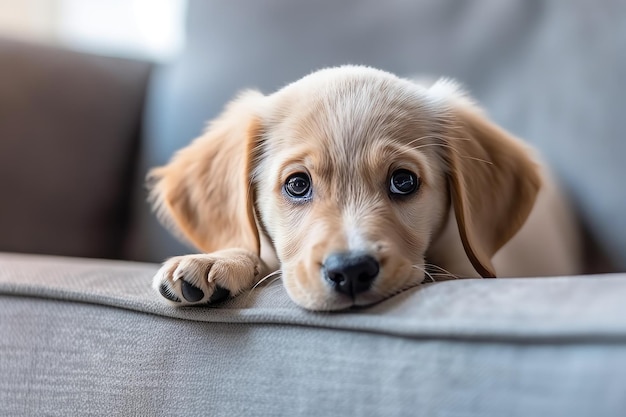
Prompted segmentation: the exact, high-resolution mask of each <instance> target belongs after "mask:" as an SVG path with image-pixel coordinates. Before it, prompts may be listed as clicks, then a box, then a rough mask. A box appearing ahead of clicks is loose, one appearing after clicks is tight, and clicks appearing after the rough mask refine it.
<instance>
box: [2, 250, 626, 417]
mask: <svg viewBox="0 0 626 417" xmlns="http://www.w3.org/2000/svg"><path fill="white" fill-rule="evenodd" d="M157 268H158V266H157V265H154V264H139V263H123V262H115V261H96V260H78V259H69V258H55V257H38V256H27V255H11V254H0V414H1V415H12V416H20V415H24V416H30V415H59V416H66V415H86V414H89V415H107V416H110V415H151V416H158V415H224V416H233V415H249V416H253V415H259V416H265V415H285V416H297V415H302V416H311V415H320V416H335V415H336V416H345V415H362V416H368V415H381V416H405V415H428V416H461V415H462V416H503V415H518V416H538V415H550V416H572V417H575V416H589V415H593V416H622V415H623V414H624V411H625V410H626V395H625V394H626V393H625V391H624V390H625V388H624V387H626V373H625V372H623V370H624V369H626V303H624V302H623V294H624V293H626V275H623V274H622V275H619V274H614V275H603V276H586V277H569V278H550V279H501V280H461V281H448V282H441V283H433V284H427V285H424V286H422V287H419V288H415V289H413V290H410V291H407V292H405V293H402V294H400V295H398V296H396V297H394V298H391V299H389V300H387V301H385V302H383V303H380V304H378V305H376V306H374V307H371V308H367V309H361V310H358V311H349V312H345V313H333V314H325V313H310V312H306V311H303V310H300V309H299V308H297V307H296V306H295V305H293V304H292V303H291V302H290V301H289V300H288V299H287V296H286V294H285V293H284V291H283V290H282V287H280V285H279V283H276V284H273V285H270V286H267V287H264V288H260V289H257V290H255V291H254V292H253V293H252V294H249V295H246V294H244V295H242V296H240V297H238V298H235V299H232V300H229V301H227V302H225V303H223V304H221V305H218V306H214V307H202V308H183V309H175V308H171V307H169V306H166V305H164V304H161V303H160V302H158V301H157V298H156V297H154V295H153V294H152V290H151V289H150V281H151V277H152V275H153V274H154V272H155V271H156V270H157Z"/></svg>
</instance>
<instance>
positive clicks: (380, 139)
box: [152, 66, 540, 310]
mask: <svg viewBox="0 0 626 417" xmlns="http://www.w3.org/2000/svg"><path fill="white" fill-rule="evenodd" d="M152 176H153V178H154V179H155V181H156V183H155V184H154V186H153V197H154V198H155V201H156V206H157V208H158V209H159V211H160V212H161V213H162V214H163V215H164V217H166V219H167V220H168V222H169V223H171V224H173V225H174V229H176V230H178V231H179V232H181V233H182V234H183V235H184V237H186V238H187V239H188V240H189V241H191V242H192V243H194V244H195V245H196V246H197V247H198V248H200V249H202V250H203V251H205V252H212V251H216V250H219V249H226V248H231V247H236V248H241V249H247V250H249V251H252V252H256V253H260V251H261V247H260V245H261V244H260V241H261V240H260V239H259V235H260V234H261V235H263V234H264V235H266V236H267V237H268V238H269V239H268V240H269V241H270V242H271V245H272V246H273V250H274V251H275V253H276V255H277V257H278V260H279V261H280V268H281V272H282V280H283V283H284V285H285V288H286V289H287V292H288V293H289V296H290V297H291V298H292V300H293V301H294V302H296V303H297V304H299V305H300V306H302V307H305V308H307V309H313V310H336V309H343V308H346V307H350V306H353V305H357V306H358V305H367V304H371V303H374V302H377V301H379V300H382V299H384V298H386V297H388V296H390V295H392V294H394V293H397V292H399V291H401V290H403V289H406V288H408V287H411V286H414V285H416V284H419V283H420V282H421V281H422V280H423V279H424V269H425V266H426V259H427V258H428V257H429V256H430V255H432V254H430V253H429V249H430V247H431V243H432V242H433V241H434V240H435V239H437V236H438V234H439V233H440V232H441V230H442V229H443V227H444V225H445V222H446V221H447V220H448V218H449V214H450V212H451V211H453V213H454V218H455V219H456V223H457V224H458V230H459V236H460V240H461V241H462V244H463V248H464V249H465V253H466V256H467V259H468V260H469V261H470V262H471V264H472V265H473V266H474V268H475V269H476V271H477V272H478V273H479V274H480V275H482V276H484V277H493V276H495V271H494V269H493V266H492V264H491V257H492V256H493V255H494V254H495V252H496V251H498V249H500V247H502V246H503V245H504V244H505V243H506V242H507V241H508V240H509V239H510V238H511V237H512V236H513V235H514V234H515V233H516V232H517V230H518V229H519V228H520V227H521V225H522V224H523V223H524V221H525V219H526V217H527V216H528V214H529V212H530V210H531V208H532V206H533V204H534V200H535V197H536V194H537V191H538V189H539V185H540V181H539V174H538V170H537V167H536V165H535V163H534V162H533V161H532V159H531V157H530V152H529V150H528V149H527V148H526V146H525V145H523V144H522V143H521V142H520V141H518V140H516V139H515V138H513V137H511V136H510V135H509V134H508V133H506V132H505V131H503V130H502V129H500V128H498V127H497V126H496V125H494V124H493V123H491V122H489V121H488V120H487V119H486V118H485V117H484V116H483V115H482V114H481V113H480V111H479V110H477V109H476V107H475V106H474V105H473V104H472V103H471V102H470V101H469V100H468V99H467V98H465V97H464V96H463V95H462V94H461V93H459V92H458V91H457V89H456V87H455V86H454V85H453V84H452V83H449V82H446V81H443V82H438V83H436V84H434V85H433V86H432V87H430V88H424V87H421V86H418V85H416V84H414V83H412V82H410V81H408V80H403V79H400V78H397V77H395V76H393V75H391V74H389V73H386V72H383V71H379V70H375V69H372V68H366V67H352V66H348V67H339V68H331V69H326V70H322V71H318V72H315V73H313V74H311V75H309V76H307V77H305V78H303V79H301V80H299V81H297V82H295V83H293V84H290V85H288V86H286V87H285V88H283V89H281V90H279V91H278V92H276V93H274V94H272V95H269V96H263V95H261V94H259V93H255V92H248V93H246V94H244V95H242V96H240V97H239V98H238V99H236V100H235V101H234V102H233V103H231V105H230V106H229V107H228V108H227V109H226V111H225V112H224V114H223V115H222V116H221V117H220V118H218V119H217V120H216V121H214V122H213V123H212V125H211V126H210V127H209V129H208V130H207V132H206V133H205V134H204V135H203V136H202V137H200V138H198V139H197V140H196V141H194V142H193V143H192V144H191V145H189V146H188V147H187V148H185V149H183V150H181V151H180V152H179V153H178V154H177V155H176V156H175V157H174V158H173V160H172V161H171V162H170V163H169V164H168V165H167V166H165V167H161V168H158V169H156V170H154V171H153V173H152ZM444 250H445V248H444ZM434 258H436V256H435V257H434Z"/></svg>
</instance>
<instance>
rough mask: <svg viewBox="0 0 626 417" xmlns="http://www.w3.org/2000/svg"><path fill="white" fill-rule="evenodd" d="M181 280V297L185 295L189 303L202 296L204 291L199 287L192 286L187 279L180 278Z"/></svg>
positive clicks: (196, 300) (200, 298)
mask: <svg viewBox="0 0 626 417" xmlns="http://www.w3.org/2000/svg"><path fill="white" fill-rule="evenodd" d="M181 281H182V286H181V288H182V292H183V297H185V300H187V301H189V302H190V303H195V302H198V301H200V300H202V299H203V298H204V293H203V292H202V290H201V289H200V288H198V287H194V286H193V285H191V284H190V283H188V282H187V281H184V280H181Z"/></svg>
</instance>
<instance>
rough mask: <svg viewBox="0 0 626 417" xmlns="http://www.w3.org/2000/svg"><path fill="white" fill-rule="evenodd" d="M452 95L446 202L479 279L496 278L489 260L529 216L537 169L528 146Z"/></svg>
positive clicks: (447, 135) (538, 184)
mask: <svg viewBox="0 0 626 417" xmlns="http://www.w3.org/2000/svg"><path fill="white" fill-rule="evenodd" d="M455 95H456V97H454V98H453V99H452V106H451V108H450V111H451V112H452V117H451V118H450V119H447V120H446V122H445V123H446V124H448V129H447V131H445V132H444V135H443V137H444V138H443V139H444V141H445V146H444V148H445V152H444V153H445V156H444V159H445V160H446V163H447V168H448V182H449V189H450V195H451V200H452V204H453V207H454V213H455V216H456V220H457V224H458V227H459V233H460V236H461V240H462V242H463V247H464V249H465V253H466V254H467V256H468V258H469V260H470V261H471V263H472V265H473V266H474V268H475V269H476V271H477V272H478V273H479V274H480V275H481V276H483V277H485V278H490V277H495V276H496V273H495V270H494V267H493V264H492V263H491V258H492V257H493V255H494V254H495V253H496V252H497V251H498V250H499V249H500V248H501V247H502V246H503V245H504V244H505V243H506V242H507V241H508V240H509V239H511V238H512V237H513V236H514V235H515V233H517V231H518V230H519V229H520V228H521V227H522V225H523V224H524V222H525V221H526V219H527V217H528V215H529V214H530V211H531V209H532V207H533V205H534V203H535V199H536V197H537V193H538V192H539V188H540V187H541V178H540V175H539V167H538V165H537V164H536V162H535V161H533V159H532V158H531V155H532V153H531V150H530V148H529V147H527V146H526V145H525V144H524V143H522V142H521V141H520V140H518V139H516V138H514V137H513V136H512V135H510V134H509V133H507V132H506V131H504V130H503V129H501V128H500V127H498V126H496V125H495V124H493V123H492V122H490V121H489V120H487V118H486V117H485V116H484V115H483V114H482V113H481V111H480V110H479V109H478V108H476V107H475V106H474V105H473V104H472V103H471V102H470V101H469V100H468V99H466V98H465V97H463V96H461V95H458V93H455ZM450 123H451V125H450ZM444 130H446V129H445V128H444Z"/></svg>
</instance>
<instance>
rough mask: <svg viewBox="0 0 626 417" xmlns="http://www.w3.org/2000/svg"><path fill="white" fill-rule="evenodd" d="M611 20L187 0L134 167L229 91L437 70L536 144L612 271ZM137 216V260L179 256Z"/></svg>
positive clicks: (369, 2) (619, 172)
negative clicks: (363, 72)
mask: <svg viewBox="0 0 626 417" xmlns="http://www.w3.org/2000/svg"><path fill="white" fill-rule="evenodd" d="M625 14H626V2H624V1H611V2H602V3H601V4H597V3H596V2H589V1H586V0H575V1H569V2H558V1H556V2H553V1H545V2H536V1H534V2H533V1H527V0H516V1H504V2H503V1H499V0H482V1H472V2H459V1H456V0H427V1H414V2H411V1H405V0H389V1H379V0H346V1H336V0H321V1H315V2H293V1H289V0H268V1H257V2H251V3H250V4H247V5H246V7H241V5H240V4H238V3H237V2H232V1H227V0H211V1H205V0H191V1H190V2H189V26H188V47H187V49H186V51H184V53H183V54H182V56H181V57H180V58H179V59H177V60H176V61H175V62H174V63H173V64H172V65H169V66H167V67H163V68H161V69H160V70H159V71H158V73H157V74H156V75H157V76H156V77H155V78H154V80H153V83H152V88H151V96H150V101H149V111H148V117H147V124H146V132H148V134H149V138H150V142H149V143H147V146H148V148H146V153H145V156H146V165H147V166H151V165H157V164H160V163H163V162H164V161H165V160H166V159H167V158H168V157H169V156H170V155H171V153H172V152H173V151H174V150H176V149H177V148H179V147H181V146H184V145H185V144H186V143H188V142H189V141H190V139H192V138H193V137H195V136H196V135H198V133H199V132H200V131H201V130H202V129H203V127H204V126H205V123H206V121H207V120H209V119H211V118H213V117H215V116H216V115H217V114H218V112H219V111H220V110H221V108H222V107H223V106H224V104H225V103H226V102H227V101H228V100H230V99H231V98H232V97H233V95H234V94H235V93H236V92H237V91H238V90H239V89H242V88H248V87H257V88H260V89H261V90H262V91H264V92H266V93H269V92H272V91H274V90H275V89H277V88H279V87H281V86H283V85H285V84H286V83H288V82H291V81H294V80H296V79H298V78H300V77H302V76H303V75H305V74H307V73H309V72H310V71H312V70H315V69H318V68H321V67H324V66H329V65H338V64H345V63H354V64H367V65H372V66H375V67H379V68H382V69H386V70H389V71H392V72H395V73H397V74H399V75H413V74H416V73H423V74H428V75H432V76H441V75H445V76H451V77H455V78H457V79H458V80H459V81H461V82H462V83H463V84H464V85H466V86H467V88H468V89H469V91H470V92H471V93H472V95H473V96H475V97H476V98H477V99H478V101H479V102H480V103H481V104H482V105H484V107H485V108H486V109H487V111H488V112H489V113H490V114H491V116H492V117H493V118H494V119H495V121H496V122H498V123H500V124H501V125H503V126H504V127H506V128H507V129H509V130H511V131H512V132H513V133H515V134H517V135H519V136H520V137H522V138H525V139H526V140H528V141H530V142H532V143H533V144H534V145H536V146H537V147H538V148H540V149H541V150H542V151H543V153H544V154H545V156H546V159H547V160H548V161H549V162H550V163H551V165H552V166H553V168H554V170H555V171H556V172H557V174H558V175H559V176H560V178H561V179H562V180H563V182H564V185H565V187H566V188H567V190H568V191H569V193H570V195H571V197H572V200H573V201H574V203H575V206H576V208H577V210H578V211H579V212H580V213H581V215H582V219H583V221H584V222H585V223H586V224H587V225H588V226H589V228H590V230H591V235H592V237H594V238H595V240H596V241H597V242H598V243H599V244H600V246H601V249H602V250H603V251H605V252H607V253H608V254H609V255H610V257H611V258H612V261H613V262H614V263H615V264H617V266H618V267H619V268H620V270H623V271H626V214H625V213H626V210H624V205H625V204H626V187H623V184H622V178H624V177H625V176H626V171H625V170H624V169H625V168H624V164H623V158H624V155H626V141H624V140H622V137H623V133H622V131H623V126H622V124H623V123H622V119H623V112H624V105H623V97H624V96H626V83H624V82H623V79H624V74H626V54H625V53H624V45H625V44H626V29H625V28H626V25H624V24H623V20H624V16H625ZM144 169H146V167H144ZM142 221H145V223H144V224H142V225H141V230H140V231H139V232H138V233H137V236H138V239H137V245H136V247H135V251H134V256H135V257H136V258H137V259H141V258H143V259H162V258H164V257H166V256H170V255H173V254H175V253H181V252H184V251H185V250H184V249H183V248H181V247H180V246H176V245H174V244H173V243H171V242H172V240H171V239H169V240H168V236H167V233H166V232H162V231H160V229H158V228H157V227H156V222H155V221H154V219H153V218H151V217H150V214H149V213H148V210H147V209H146V210H145V213H144V215H143V217H142ZM600 268H601V269H605V268H606V266H604V267H602V266H601V267H600Z"/></svg>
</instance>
